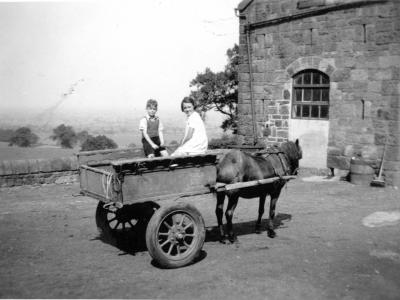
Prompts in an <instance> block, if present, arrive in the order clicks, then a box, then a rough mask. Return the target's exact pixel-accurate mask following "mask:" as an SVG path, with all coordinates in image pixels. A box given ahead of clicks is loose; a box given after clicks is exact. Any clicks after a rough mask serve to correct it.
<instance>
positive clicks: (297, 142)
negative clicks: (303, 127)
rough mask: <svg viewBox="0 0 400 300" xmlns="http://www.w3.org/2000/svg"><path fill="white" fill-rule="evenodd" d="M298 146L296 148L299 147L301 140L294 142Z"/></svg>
mask: <svg viewBox="0 0 400 300" xmlns="http://www.w3.org/2000/svg"><path fill="white" fill-rule="evenodd" d="M294 143H295V144H296V146H297V147H298V146H299V139H296V141H295V142H294Z"/></svg>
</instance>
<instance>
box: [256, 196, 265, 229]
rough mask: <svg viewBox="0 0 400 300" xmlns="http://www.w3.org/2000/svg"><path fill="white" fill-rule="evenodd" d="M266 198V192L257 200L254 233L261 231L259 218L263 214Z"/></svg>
mask: <svg viewBox="0 0 400 300" xmlns="http://www.w3.org/2000/svg"><path fill="white" fill-rule="evenodd" d="M266 198H267V195H266V194H263V195H261V196H260V201H259V202H258V218H257V222H256V233H261V219H262V216H263V215H264V206H265V199H266Z"/></svg>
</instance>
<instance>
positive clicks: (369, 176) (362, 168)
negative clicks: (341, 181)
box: [350, 158, 375, 186]
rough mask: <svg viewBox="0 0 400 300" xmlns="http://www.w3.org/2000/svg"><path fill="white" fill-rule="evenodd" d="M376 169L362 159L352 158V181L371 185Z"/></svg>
mask: <svg viewBox="0 0 400 300" xmlns="http://www.w3.org/2000/svg"><path fill="white" fill-rule="evenodd" d="M374 175H375V170H374V169H373V168H372V167H371V166H370V165H369V164H367V163H366V162H365V161H363V160H362V159H358V158H352V159H351V160H350V182H351V183H353V184H357V185H368V186H369V185H370V184H371V181H372V180H373V179H374Z"/></svg>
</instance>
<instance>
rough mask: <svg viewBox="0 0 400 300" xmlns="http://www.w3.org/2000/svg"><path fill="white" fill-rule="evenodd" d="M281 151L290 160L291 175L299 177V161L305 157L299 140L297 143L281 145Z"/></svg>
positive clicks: (289, 142) (290, 142)
mask: <svg viewBox="0 0 400 300" xmlns="http://www.w3.org/2000/svg"><path fill="white" fill-rule="evenodd" d="M281 149H282V151H283V152H284V153H285V155H286V157H287V158H288V160H289V164H290V173H291V174H292V175H297V171H298V169H299V160H300V159H301V158H302V157H303V151H302V150H301V147H300V145H299V140H298V139H297V140H296V141H295V142H292V141H288V142H285V143H283V144H282V145H281Z"/></svg>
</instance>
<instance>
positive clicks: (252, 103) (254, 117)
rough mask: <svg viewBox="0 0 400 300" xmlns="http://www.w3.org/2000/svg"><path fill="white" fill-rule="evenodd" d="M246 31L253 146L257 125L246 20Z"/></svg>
mask: <svg viewBox="0 0 400 300" xmlns="http://www.w3.org/2000/svg"><path fill="white" fill-rule="evenodd" d="M245 31H246V40H247V59H248V62H249V80H250V106H251V119H252V123H253V138H254V140H253V144H254V145H256V144H257V139H258V137H257V124H256V112H255V103H254V96H253V67H252V60H251V49H250V23H249V21H248V20H247V26H246V27H245Z"/></svg>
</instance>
